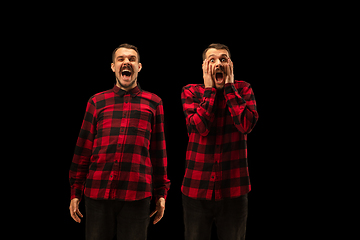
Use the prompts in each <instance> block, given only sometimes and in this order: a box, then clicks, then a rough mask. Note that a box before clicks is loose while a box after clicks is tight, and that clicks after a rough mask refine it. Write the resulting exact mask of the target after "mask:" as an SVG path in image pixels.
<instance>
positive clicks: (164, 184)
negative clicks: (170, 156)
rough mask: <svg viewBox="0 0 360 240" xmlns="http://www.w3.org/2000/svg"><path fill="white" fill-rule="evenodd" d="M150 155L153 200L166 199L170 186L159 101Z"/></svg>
mask: <svg viewBox="0 0 360 240" xmlns="http://www.w3.org/2000/svg"><path fill="white" fill-rule="evenodd" d="M150 157H151V162H152V166H153V169H154V170H153V182H154V186H153V188H154V195H155V201H157V200H158V199H159V198H160V197H163V198H165V199H166V196H167V191H168V190H169V188H170V180H169V179H168V178H167V154H166V143H165V134H164V109H163V103H162V101H160V103H159V104H158V106H157V108H156V116H155V120H154V124H153V132H152V136H151V144H150Z"/></svg>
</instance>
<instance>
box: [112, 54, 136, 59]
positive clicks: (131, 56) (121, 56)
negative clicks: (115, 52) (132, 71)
mask: <svg viewBox="0 0 360 240" xmlns="http://www.w3.org/2000/svg"><path fill="white" fill-rule="evenodd" d="M124 57H128V58H133V57H134V58H136V56H135V55H129V56H124V55H120V56H117V57H116V59H118V58H124Z"/></svg>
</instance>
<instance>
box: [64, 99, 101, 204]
mask: <svg viewBox="0 0 360 240" xmlns="http://www.w3.org/2000/svg"><path fill="white" fill-rule="evenodd" d="M94 116H95V103H94V101H93V99H92V98H90V99H89V101H88V103H87V106H86V111H85V116H84V120H83V122H82V126H81V130H80V133H79V137H78V140H77V142H76V146H75V151H74V157H73V161H72V164H71V167H70V172H69V178H70V195H71V199H73V198H79V199H80V200H81V198H82V195H83V191H84V183H85V179H86V176H87V174H88V171H89V169H88V168H89V163H90V157H91V154H92V148H93V142H94V136H95V134H96V126H95V117H94Z"/></svg>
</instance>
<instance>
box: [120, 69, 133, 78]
mask: <svg viewBox="0 0 360 240" xmlns="http://www.w3.org/2000/svg"><path fill="white" fill-rule="evenodd" d="M131 74H132V73H131V71H130V70H129V69H123V70H122V71H121V76H122V78H123V79H124V80H130V77H131Z"/></svg>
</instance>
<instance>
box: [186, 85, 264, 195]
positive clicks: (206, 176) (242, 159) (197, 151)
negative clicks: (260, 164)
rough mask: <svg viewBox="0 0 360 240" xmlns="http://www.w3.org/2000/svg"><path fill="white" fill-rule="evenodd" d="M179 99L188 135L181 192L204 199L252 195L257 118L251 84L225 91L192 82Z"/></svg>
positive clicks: (228, 86) (225, 88)
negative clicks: (250, 143) (250, 147)
mask: <svg viewBox="0 0 360 240" xmlns="http://www.w3.org/2000/svg"><path fill="white" fill-rule="evenodd" d="M181 100H182V104H183V110H184V113H185V118H186V125H187V130H188V136H189V142H188V147H187V151H186V169H185V175H184V179H183V183H182V186H181V190H182V193H183V194H184V195H186V196H188V197H191V198H195V199H206V200H211V199H212V198H213V196H214V197H215V199H216V200H222V199H226V198H235V197H239V196H241V195H244V194H246V193H248V192H249V191H250V190H251V184H250V178H249V171H248V163H247V147H246V146H247V134H248V133H250V132H251V130H252V129H253V128H254V126H255V124H256V122H257V120H258V113H257V109H256V102H255V97H254V93H253V91H252V89H251V87H250V84H248V83H246V82H244V81H235V83H233V84H229V83H228V84H225V87H224V89H221V90H216V89H215V88H212V89H210V88H205V87H204V85H203V84H189V85H187V86H185V87H184V88H183V90H182V93H181Z"/></svg>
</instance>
